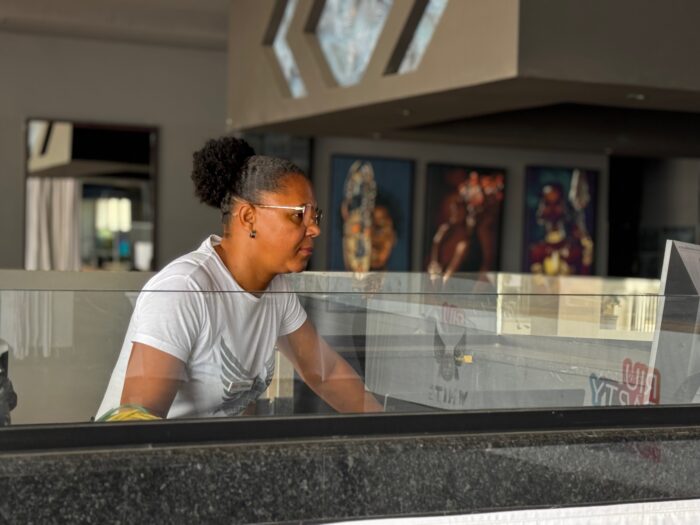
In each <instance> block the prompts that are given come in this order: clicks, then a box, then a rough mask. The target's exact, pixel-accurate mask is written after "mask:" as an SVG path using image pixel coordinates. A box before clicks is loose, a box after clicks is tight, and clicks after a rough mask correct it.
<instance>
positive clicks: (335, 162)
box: [326, 155, 414, 271]
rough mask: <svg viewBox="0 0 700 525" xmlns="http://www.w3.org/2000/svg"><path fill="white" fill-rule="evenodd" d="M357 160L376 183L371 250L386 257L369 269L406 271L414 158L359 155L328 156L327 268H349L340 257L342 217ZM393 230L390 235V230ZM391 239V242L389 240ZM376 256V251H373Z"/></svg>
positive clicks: (409, 267) (411, 212) (411, 215)
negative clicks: (329, 177)
mask: <svg viewBox="0 0 700 525" xmlns="http://www.w3.org/2000/svg"><path fill="white" fill-rule="evenodd" d="M357 161H360V162H361V163H363V164H368V165H370V166H371V170H372V172H373V175H374V181H375V183H376V199H375V204H374V211H373V215H372V216H373V223H372V228H371V229H372V240H371V244H372V250H373V251H374V252H379V251H381V252H382V253H384V254H385V256H383V257H381V259H382V260H381V261H377V262H376V264H375V262H374V261H375V260H376V259H377V257H373V258H372V260H373V264H372V266H373V267H372V268H370V270H372V271H378V270H387V271H409V270H410V269H411V235H412V232H413V211H412V210H413V178H414V165H413V161H411V160H405V159H391V158H379V157H363V156H360V155H357V156H356V155H333V156H332V157H331V198H330V209H329V210H328V214H327V217H328V229H327V230H326V231H327V232H328V233H329V234H330V238H329V252H330V253H329V259H328V261H329V264H328V269H329V270H349V268H347V267H346V264H345V260H344V257H343V226H344V225H343V222H344V221H343V216H342V214H341V208H342V206H343V200H344V199H345V195H344V192H345V184H346V180H347V178H348V174H349V171H350V169H351V167H352V166H353V165H354V164H355V163H356V162H357ZM392 228H393V230H394V233H393V235H392V233H391V229H392ZM391 239H393V242H392V240H391ZM375 255H376V253H375Z"/></svg>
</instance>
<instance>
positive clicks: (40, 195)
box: [24, 119, 158, 271]
mask: <svg viewBox="0 0 700 525" xmlns="http://www.w3.org/2000/svg"><path fill="white" fill-rule="evenodd" d="M26 144H27V152H26V159H27V162H26V208H25V210H26V211H25V237H24V241H25V257H24V266H25V269H27V270H68V271H78V270H122V271H124V270H139V271H150V270H153V269H154V268H155V265H156V261H155V253H154V246H155V233H156V219H155V218H156V207H155V203H156V157H157V155H156V152H157V147H158V132H157V130H156V129H155V128H148V127H138V126H125V125H108V124H91V123H81V122H71V121H64V120H48V119H30V120H29V121H28V122H27V127H26Z"/></svg>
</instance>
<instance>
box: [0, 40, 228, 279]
mask: <svg viewBox="0 0 700 525" xmlns="http://www.w3.org/2000/svg"><path fill="white" fill-rule="evenodd" d="M225 101H226V53H225V52H224V51H212V50H194V49H187V48H184V47H167V46H159V45H140V44H129V43H115V42H108V41H103V40H99V41H98V40H90V39H72V38H63V37H46V36H36V35H30V34H20V33H10V32H2V31H0V247H1V248H0V268H19V267H22V266H23V258H24V257H23V246H24V240H23V238H24V230H23V228H24V195H25V190H24V148H25V140H24V130H23V127H24V123H25V121H26V120H27V118H29V117H42V118H60V119H68V120H79V121H89V122H105V123H118V124H136V125H148V126H156V127H158V128H159V132H160V133H159V138H160V144H159V152H158V178H159V179H158V210H157V217H158V224H157V245H156V255H157V257H158V262H159V265H160V266H162V265H163V264H164V263H165V262H167V261H168V260H170V259H172V258H173V257H175V256H176V255H178V254H181V253H184V252H186V251H189V250H190V249H193V248H195V247H196V246H197V245H198V244H199V242H200V241H201V239H202V238H203V237H204V236H205V235H206V234H207V233H209V232H211V231H218V230H219V229H220V226H219V218H218V213H217V212H216V211H215V210H213V209H209V208H207V207H205V206H204V205H202V204H199V203H198V202H197V200H196V199H195V198H194V196H193V187H192V182H191V181H190V178H189V173H190V169H191V164H192V152H193V151H194V150H195V149H197V148H199V147H201V146H202V144H203V143H204V141H205V140H206V139H207V138H209V137H213V136H217V135H221V134H222V133H223V132H224V131H225V111H226V109H225V106H226V104H225Z"/></svg>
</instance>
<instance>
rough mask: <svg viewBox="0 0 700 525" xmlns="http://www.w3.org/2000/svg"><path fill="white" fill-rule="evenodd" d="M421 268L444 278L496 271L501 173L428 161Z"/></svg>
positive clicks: (502, 188) (502, 192) (502, 190)
mask: <svg viewBox="0 0 700 525" xmlns="http://www.w3.org/2000/svg"><path fill="white" fill-rule="evenodd" d="M426 172H427V181H426V212H425V219H426V229H425V235H424V241H423V261H422V263H421V267H422V269H424V270H427V271H428V273H430V274H431V275H432V274H442V275H443V276H447V277H448V276H449V275H451V274H452V273H456V272H490V271H496V270H498V269H499V268H500V246H501V233H502V228H503V226H502V225H503V201H504V198H505V184H506V170H505V169H503V168H497V167H485V166H469V165H461V164H446V163H438V162H431V163H428V165H427V168H426Z"/></svg>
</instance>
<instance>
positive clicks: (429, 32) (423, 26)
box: [398, 0, 448, 74]
mask: <svg viewBox="0 0 700 525" xmlns="http://www.w3.org/2000/svg"><path fill="white" fill-rule="evenodd" d="M447 2H448V0H428V3H427V5H426V6H425V8H424V11H423V16H422V17H421V19H420V22H418V25H417V26H416V28H415V32H414V33H413V38H412V39H411V43H410V44H409V45H408V48H407V49H406V53H405V54H404V56H403V59H402V60H401V65H400V66H399V68H398V73H399V74H403V73H409V72H411V71H415V70H416V69H418V65H419V64H420V61H421V59H422V58H423V54H424V53H425V50H426V49H428V45H429V44H430V41H431V40H432V38H433V33H434V32H435V27H436V26H437V24H438V22H439V21H440V18H441V17H442V13H443V12H444V11H445V7H447Z"/></svg>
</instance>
